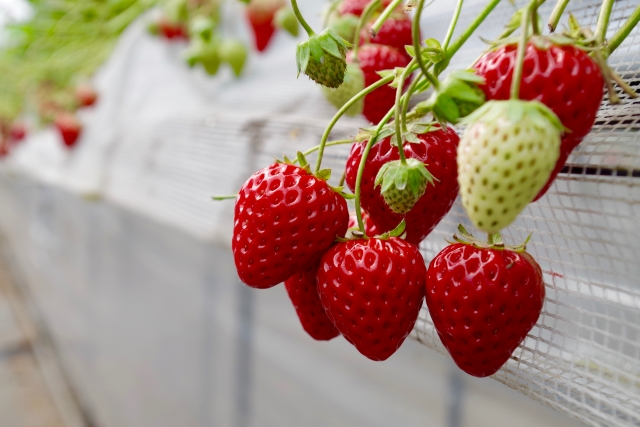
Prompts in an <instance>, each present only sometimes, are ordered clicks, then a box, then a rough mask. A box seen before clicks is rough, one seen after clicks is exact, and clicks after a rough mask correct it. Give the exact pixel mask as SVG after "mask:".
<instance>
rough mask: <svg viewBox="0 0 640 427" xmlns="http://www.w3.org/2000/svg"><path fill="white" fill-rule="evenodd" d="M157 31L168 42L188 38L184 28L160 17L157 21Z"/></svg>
mask: <svg viewBox="0 0 640 427" xmlns="http://www.w3.org/2000/svg"><path fill="white" fill-rule="evenodd" d="M158 31H159V32H160V34H161V35H162V36H163V37H164V38H165V39H168V40H173V39H183V40H186V39H188V38H189V36H188V35H187V29H186V28H185V26H184V25H183V24H181V23H178V22H171V21H169V20H168V19H167V18H165V17H162V18H160V19H159V20H158Z"/></svg>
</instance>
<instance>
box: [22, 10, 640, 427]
mask: <svg viewBox="0 0 640 427" xmlns="http://www.w3.org/2000/svg"><path fill="white" fill-rule="evenodd" d="M441 1H442V0H441ZM441 1H440V2H441ZM469 3H471V5H469V6H465V8H464V9H463V15H462V17H461V20H460V24H459V27H458V28H464V27H465V25H466V24H467V23H468V22H469V21H470V20H471V19H472V18H473V17H475V16H476V15H477V13H478V11H479V10H480V8H481V7H482V4H480V3H484V2H469ZM503 3H504V4H501V5H500V6H499V7H498V8H497V9H496V11H495V12H494V13H493V14H492V15H491V17H490V18H489V19H488V21H487V22H486V23H485V24H483V25H482V26H481V27H480V29H479V30H478V31H477V33H476V34H477V35H482V36H483V37H485V38H491V37H495V36H496V35H497V34H498V33H499V32H500V31H501V28H502V25H503V23H505V22H507V20H508V16H509V15H510V14H511V13H512V12H513V10H514V7H513V6H512V5H510V4H509V2H507V1H505V2H503ZM548 3H555V2H551V1H549V2H548ZM598 3H599V2H597V1H594V0H574V1H572V2H571V3H570V5H569V7H568V9H567V12H569V11H571V12H573V13H574V14H575V16H576V17H577V18H578V20H579V21H580V23H582V24H583V25H591V26H592V27H593V26H594V25H595V21H596V17H597V11H598V6H599V5H598ZM520 4H522V2H520ZM637 4H638V1H637V0H619V1H617V2H616V4H615V7H614V12H613V15H612V19H611V25H610V35H611V34H613V32H615V31H616V30H617V29H618V28H619V26H620V25H621V23H622V22H623V20H624V17H625V16H628V15H629V14H630V13H631V11H632V10H633V9H634V8H635V7H636V6H637ZM437 5H438V2H436V3H435V4H434V5H433V6H432V9H431V10H436V11H437V10H438V9H437ZM552 6H553V4H547V5H545V6H544V7H543V8H542V9H541V14H542V16H544V17H546V16H548V14H549V13H550V9H551V7H552ZM305 7H306V10H303V12H305V13H307V10H308V12H309V14H312V15H313V14H314V13H315V14H316V15H317V11H318V6H317V5H315V4H313V2H310V1H308V2H305V3H303V9H304V8H305ZM434 7H435V9H434ZM423 18H424V22H423V32H424V34H425V35H426V36H433V37H439V38H441V37H442V36H443V35H444V32H445V30H446V25H447V23H448V19H449V18H448V16H445V15H439V14H438V13H430V9H427V10H426V11H425V13H424V14H423ZM565 22H566V21H565ZM142 33H143V25H138V26H137V27H136V28H132V29H131V30H130V31H129V32H128V33H127V34H126V35H125V37H124V41H123V45H121V46H120V47H119V50H118V51H117V52H116V55H115V56H118V57H119V58H120V59H118V61H115V60H114V63H112V64H110V65H109V66H108V67H107V68H106V70H105V71H104V72H103V74H102V75H101V80H99V83H100V84H101V85H102V86H103V87H105V88H106V87H107V86H114V85H115V84H116V82H117V84H118V86H119V87H121V88H120V91H121V93H120V94H119V95H118V96H120V98H126V93H125V92H126V91H128V90H132V89H131V88H133V87H136V88H137V90H136V91H133V92H135V93H138V94H140V93H145V90H146V91H147V92H146V93H147V97H146V98H144V97H142V98H140V97H139V98H134V101H129V102H128V103H125V102H123V101H121V100H120V101H117V100H115V101H114V100H113V98H109V95H108V94H107V95H105V97H104V98H105V99H104V101H105V102H104V104H106V106H99V107H98V111H96V112H95V117H93V118H89V119H90V120H91V121H92V123H94V124H95V127H94V129H98V130H99V131H98V130H94V131H92V130H91V129H89V132H88V133H89V135H87V136H86V138H85V139H84V140H83V145H82V146H80V147H79V150H78V152H77V153H75V154H73V156H71V157H69V156H67V155H66V154H60V153H58V154H56V155H54V156H44V155H43V154H42V153H45V152H51V151H52V150H54V149H53V148H51V146H52V145H53V142H51V141H50V139H51V138H49V139H47V137H46V135H43V136H40V137H38V138H40V139H41V141H39V142H38V144H36V141H33V144H32V145H31V147H25V148H24V149H22V151H20V152H18V153H16V156H15V158H14V159H12V160H11V162H12V167H13V168H15V169H16V170H20V171H23V172H27V173H29V174H31V175H34V176H36V177H38V178H39V179H42V180H46V181H49V182H53V183H56V184H58V185H64V186H68V187H71V188H75V189H79V190H81V191H83V192H87V193H91V194H100V195H102V196H103V197H105V198H107V199H109V200H111V201H115V202H118V203H121V204H124V205H127V206H129V207H130V208H133V209H136V210H138V211H141V212H144V213H145V214H147V215H149V216H152V217H154V218H157V219H160V220H162V221H165V222H169V223H172V224H175V225H177V226H180V227H182V228H184V229H185V230H188V231H189V232H191V233H193V234H195V235H197V236H199V237H201V238H216V239H220V240H221V241H224V242H226V243H227V242H229V239H230V230H231V224H232V209H233V207H232V203H231V202H229V203H213V202H211V201H210V196H211V195H213V194H229V193H233V192H234V191H235V190H236V189H237V188H238V187H239V186H240V185H241V184H242V183H243V182H244V180H245V179H246V178H247V177H248V176H249V175H250V174H251V173H252V172H253V171H254V170H256V169H258V168H261V167H264V166H266V165H267V164H269V163H270V162H271V161H272V158H273V156H281V155H282V154H283V153H288V154H293V153H295V151H296V150H298V149H303V148H308V147H311V146H313V145H315V144H316V143H317V141H319V139H320V135H321V133H322V131H323V129H324V126H325V125H326V124H327V123H328V119H329V118H330V117H331V115H332V109H331V108H330V107H329V106H328V104H327V103H326V102H325V101H323V100H322V98H321V96H320V94H319V90H318V89H317V88H316V87H315V86H314V85H313V84H311V83H309V82H306V81H303V80H302V79H301V80H298V81H296V80H295V64H294V57H293V46H294V42H293V41H290V40H285V39H279V40H277V43H276V46H277V48H276V49H274V50H272V51H271V52H270V53H268V54H267V55H266V56H263V57H262V58H261V60H260V61H255V62H254V64H252V69H251V70H250V71H249V73H248V75H247V76H246V78H245V79H244V80H242V81H240V82H235V83H233V84H230V82H231V78H230V77H229V76H228V75H223V76H220V77H218V78H217V79H216V80H215V81H213V82H212V81H206V79H204V78H203V76H200V75H195V76H194V75H193V74H190V75H187V73H186V72H185V71H184V70H183V69H182V68H180V67H179V66H177V65H176V66H174V68H170V67H167V69H165V70H164V71H163V73H164V74H162V73H154V74H148V73H147V71H148V70H149V68H146V69H145V64H144V62H148V63H152V64H157V63H159V62H162V61H163V60H166V59H167V58H168V59H170V60H171V61H177V62H179V56H178V55H177V53H176V51H175V49H173V48H166V47H163V46H161V45H159V44H158V43H157V42H155V41H150V40H149V39H148V38H147V37H146V36H144V35H142ZM142 48H144V52H146V53H145V54H144V56H143V57H142V58H140V57H139V56H136V52H140V51H141V49H142ZM172 49H173V50H172ZM481 49H483V45H482V43H481V42H480V41H479V40H478V39H477V37H474V38H473V41H470V42H469V43H468V45H467V46H465V47H464V48H463V50H461V52H460V53H459V55H458V56H457V57H456V58H455V61H454V63H452V64H451V68H456V67H458V68H460V67H467V66H468V65H469V63H470V61H472V60H473V59H474V58H475V57H477V55H478V53H479V52H480V50H481ZM123 58H124V59H123ZM154 61H155V62H154ZM610 64H611V65H612V67H613V68H614V69H615V70H616V71H617V72H618V73H619V74H620V75H622V76H623V77H624V78H625V80H626V81H627V82H629V83H630V84H631V85H632V86H634V87H636V88H638V87H640V29H638V28H636V29H635V30H634V32H633V33H632V34H631V35H630V36H629V37H628V39H627V40H626V41H625V42H624V44H623V45H621V46H620V47H619V49H618V50H617V52H616V53H615V54H614V55H613V56H612V57H611V58H610ZM125 69H128V70H132V71H130V72H128V73H125V72H123V71H122V70H125ZM118 70H120V71H118ZM135 70H137V71H135ZM176 79H177V80H176ZM176 81H177V82H178V83H176ZM168 82H171V83H172V84H173V85H174V86H173V89H172V90H171V91H170V92H167V91H165V92H163V93H164V94H165V97H164V98H163V97H162V93H160V92H158V91H157V90H156V91H155V92H154V95H149V93H151V92H152V91H153V90H154V89H153V88H156V89H157V88H158V87H160V86H161V85H163V84H167V83H168ZM159 85H160V86H159ZM176 85H179V86H176ZM141 86H142V88H141ZM178 89H180V90H178ZM187 93H188V94H190V95H188V96H187V95H185V94H187ZM203 95H204V96H203ZM131 96H133V95H131ZM131 96H130V99H131ZM621 96H622V100H623V102H622V104H620V105H617V106H610V105H608V102H607V100H606V99H605V102H604V104H603V106H602V108H601V110H600V112H599V115H598V119H597V122H596V126H595V127H594V129H593V131H592V133H591V135H590V136H589V137H587V138H586V139H585V141H583V142H582V143H581V144H580V146H579V147H578V148H577V149H576V150H575V151H574V152H573V154H572V155H571V156H570V158H569V161H568V164H567V167H566V168H565V170H564V171H563V173H561V174H560V175H559V177H558V179H557V180H556V182H555V184H554V186H553V187H552V188H551V190H550V191H549V192H548V193H547V195H546V196H545V197H544V198H542V199H541V200H540V201H538V202H536V203H533V204H531V205H530V206H529V207H528V208H527V209H526V210H525V211H524V212H523V213H522V215H521V216H520V217H519V219H518V221H517V222H516V223H515V224H514V225H513V226H511V227H509V228H508V229H507V230H506V231H505V233H504V234H505V239H506V240H507V241H508V242H520V241H522V240H524V239H525V237H526V236H527V235H528V234H529V233H530V232H532V233H533V237H532V240H531V243H530V244H529V245H528V250H529V252H530V253H531V254H532V255H533V256H534V257H535V258H536V259H537V260H538V262H539V263H540V265H541V266H542V268H543V270H544V273H545V283H546V286H547V298H546V303H545V306H544V309H543V313H542V316H541V317H540V319H539V321H538V323H537V325H536V327H534V329H533V330H532V331H531V333H530V334H529V337H528V339H527V340H526V341H525V342H524V343H523V344H522V345H521V346H520V347H519V348H518V349H517V350H516V352H515V353H514V355H513V357H512V358H511V359H510V360H509V362H508V363H507V364H506V365H505V366H504V367H503V368H502V369H501V370H500V371H499V372H498V373H497V374H496V375H495V376H494V378H495V379H496V380H498V381H500V382H502V383H504V384H506V385H508V386H510V387H513V388H515V389H517V390H518V391H520V392H521V393H523V394H525V395H526V396H529V397H531V398H533V399H535V400H537V401H539V402H542V403H543V404H545V405H548V406H550V407H553V408H555V409H557V410H559V411H562V412H565V413H567V414H569V415H571V416H572V417H574V418H576V419H578V420H580V421H582V422H584V423H586V424H589V425H597V426H629V425H640V280H639V279H638V278H639V277H640V232H639V231H638V228H637V225H636V224H635V220H636V219H637V218H640V133H638V131H639V130H640V101H638V100H630V99H629V98H628V97H627V96H626V95H621ZM120 98H119V99H120ZM196 99H197V100H198V103H196V102H195V101H194V100H196ZM172 102H173V105H172ZM110 103H111V104H110ZM152 104H153V106H152V108H155V109H156V110H155V111H156V112H158V111H161V106H162V105H164V106H165V107H166V108H164V110H162V113H163V114H164V116H163V117H164V119H163V120H162V121H158V120H157V115H156V116H155V117H154V116H153V115H152V114H150V113H149V110H145V106H149V105H152ZM100 108H103V109H104V111H102V112H101V110H100ZM178 109H179V110H180V112H177V111H176V110H178ZM107 110H108V111H110V112H111V113H108V112H107ZM114 111H115V113H114ZM143 111H147V113H146V114H145V113H143ZM363 124H364V123H363V122H362V121H361V120H359V119H345V120H342V121H341V122H340V123H339V124H338V126H337V127H336V128H335V131H334V132H333V135H332V139H340V138H342V137H345V136H348V135H353V134H355V133H356V131H357V128H358V126H361V125H363ZM47 150H48V151H47ZM348 150H349V148H348V147H346V146H341V147H332V148H329V149H328V150H327V153H326V154H325V159H326V160H325V162H326V165H327V167H332V168H333V169H334V179H336V178H337V177H338V176H339V175H340V173H339V172H338V171H341V170H342V169H343V168H344V162H345V159H346V156H347V154H348ZM459 223H463V224H464V225H465V226H467V227H468V229H469V230H471V229H472V227H471V225H470V223H469V222H468V220H467V217H466V214H465V212H464V210H463V208H462V207H461V205H460V203H459V202H456V204H455V205H454V207H453V209H452V211H451V213H450V214H449V215H448V216H447V217H446V218H445V219H444V220H443V221H442V223H441V224H440V225H439V226H438V227H437V228H436V230H435V231H434V232H433V233H432V234H431V235H430V236H429V238H428V239H427V240H426V241H425V242H424V243H423V245H422V249H423V253H424V255H425V259H426V260H427V262H429V261H430V260H431V259H432V258H433V257H434V255H435V254H436V253H437V252H438V251H439V250H441V249H442V248H443V247H444V246H445V245H446V242H445V240H444V239H445V238H449V237H450V236H451V235H452V234H453V232H454V231H455V229H456V226H457V224H459ZM412 336H413V338H415V339H417V340H419V341H420V342H422V343H424V344H425V345H426V346H428V347H430V348H433V349H435V350H437V351H439V352H444V351H445V350H444V348H443V347H442V345H441V344H440V341H439V339H438V337H437V334H436V333H435V331H434V328H433V325H432V323H431V320H430V317H429V314H428V312H427V310H426V307H425V309H424V310H423V311H422V313H421V315H420V318H419V321H418V324H417V325H416V328H415V330H414V333H413V335H412Z"/></svg>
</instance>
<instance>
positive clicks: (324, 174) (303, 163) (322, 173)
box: [275, 151, 355, 200]
mask: <svg viewBox="0 0 640 427" xmlns="http://www.w3.org/2000/svg"><path fill="white" fill-rule="evenodd" d="M275 162H276V163H283V164H285V165H295V166H298V167H300V168H302V169H303V170H304V171H305V172H306V173H308V174H309V175H312V176H315V177H316V178H318V179H319V180H321V181H324V182H326V184H327V187H329V188H330V189H331V190H333V191H335V192H336V193H338V194H339V195H340V196H342V197H344V198H345V199H346V200H350V199H353V198H354V197H355V196H354V195H353V194H350V193H346V192H345V191H344V186H333V185H329V183H328V181H329V178H331V169H320V170H319V171H317V172H315V173H314V172H313V171H312V170H311V165H310V164H309V162H308V161H307V159H306V157H305V155H304V154H303V153H302V152H301V151H298V152H297V153H296V159H295V160H290V159H289V158H288V157H287V156H283V160H280V159H275ZM296 162H297V165H296Z"/></svg>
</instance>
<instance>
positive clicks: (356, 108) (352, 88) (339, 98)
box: [322, 63, 364, 116]
mask: <svg viewBox="0 0 640 427" xmlns="http://www.w3.org/2000/svg"><path fill="white" fill-rule="evenodd" d="M363 89H364V73H363V72H362V70H361V69H360V66H359V65H358V64H353V63H351V64H347V71H346V73H345V75H344V81H343V82H342V84H341V85H340V86H339V87H337V88H335V89H331V88H327V87H324V86H322V94H323V95H324V97H325V98H327V100H328V101H329V102H330V103H331V104H333V106H334V107H336V108H337V109H340V108H342V106H343V105H344V104H346V103H347V102H348V101H349V100H350V99H351V98H353V97H354V96H355V95H356V94H357V93H359V92H360V91H362V90H363ZM363 109H364V97H362V98H360V99H359V100H358V101H357V102H356V103H355V104H353V105H352V106H351V107H349V109H348V110H347V111H346V114H347V115H348V116H356V115H358V114H360V113H362V110H363Z"/></svg>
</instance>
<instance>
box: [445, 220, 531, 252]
mask: <svg viewBox="0 0 640 427" xmlns="http://www.w3.org/2000/svg"><path fill="white" fill-rule="evenodd" d="M532 235H533V233H529V235H528V236H527V238H526V239H525V240H524V242H522V243H520V244H519V245H515V246H510V245H506V244H505V243H504V241H503V240H502V234H501V233H500V232H497V233H492V234H489V235H488V236H487V241H486V242H483V241H480V240H478V239H476V238H475V237H474V236H473V234H471V233H469V232H468V231H467V230H466V229H465V228H464V226H463V225H462V224H459V225H458V234H454V235H453V241H450V240H447V242H448V243H451V244H453V243H462V244H463V245H471V246H473V247H475V248H477V249H493V250H497V251H504V250H509V251H513V252H518V253H521V252H525V251H526V250H527V243H529V241H530V240H531V236H532Z"/></svg>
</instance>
